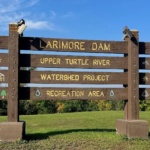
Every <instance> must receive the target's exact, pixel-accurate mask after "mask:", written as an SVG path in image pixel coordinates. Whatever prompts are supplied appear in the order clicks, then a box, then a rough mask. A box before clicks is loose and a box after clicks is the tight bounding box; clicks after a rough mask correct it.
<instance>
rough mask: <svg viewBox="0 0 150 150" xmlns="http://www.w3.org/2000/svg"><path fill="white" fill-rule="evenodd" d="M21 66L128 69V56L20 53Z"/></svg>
mask: <svg viewBox="0 0 150 150" xmlns="http://www.w3.org/2000/svg"><path fill="white" fill-rule="evenodd" d="M20 57H21V58H20V66H21V67H49V68H93V69H94V68H97V69H127V65H128V62H127V57H94V56H61V55H30V54H21V55H20Z"/></svg>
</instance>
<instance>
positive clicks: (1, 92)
mask: <svg viewBox="0 0 150 150" xmlns="http://www.w3.org/2000/svg"><path fill="white" fill-rule="evenodd" d="M7 90H8V89H7V87H0V100H7V98H8V97H7V96H8V92H7Z"/></svg>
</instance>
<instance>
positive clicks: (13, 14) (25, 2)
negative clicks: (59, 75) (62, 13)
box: [0, 0, 56, 32]
mask: <svg viewBox="0 0 150 150" xmlns="http://www.w3.org/2000/svg"><path fill="white" fill-rule="evenodd" d="M38 2H39V0H0V32H6V30H8V24H9V23H11V22H18V21H19V20H20V19H25V22H26V24H27V27H28V29H32V30H43V29H48V30H54V24H53V23H52V22H51V21H50V19H48V17H49V18H54V17H55V16H56V13H55V12H54V11H52V10H51V11H50V16H48V17H47V15H46V14H45V13H42V12H32V7H33V6H35V5H36V4H38ZM28 10H29V11H28ZM41 14H42V15H41ZM39 20H40V21H39Z"/></svg>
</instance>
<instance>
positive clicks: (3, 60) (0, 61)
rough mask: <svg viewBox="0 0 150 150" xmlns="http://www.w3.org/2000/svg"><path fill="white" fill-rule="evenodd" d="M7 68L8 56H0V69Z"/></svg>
mask: <svg viewBox="0 0 150 150" xmlns="http://www.w3.org/2000/svg"><path fill="white" fill-rule="evenodd" d="M1 66H5V67H8V54H0V67H1Z"/></svg>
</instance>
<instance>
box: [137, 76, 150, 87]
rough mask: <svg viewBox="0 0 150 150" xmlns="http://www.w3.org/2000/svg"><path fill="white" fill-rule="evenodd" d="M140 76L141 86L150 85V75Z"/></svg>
mask: <svg viewBox="0 0 150 150" xmlns="http://www.w3.org/2000/svg"><path fill="white" fill-rule="evenodd" d="M139 76H140V79H139V84H145V85H148V84H150V73H140V74H139Z"/></svg>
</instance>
